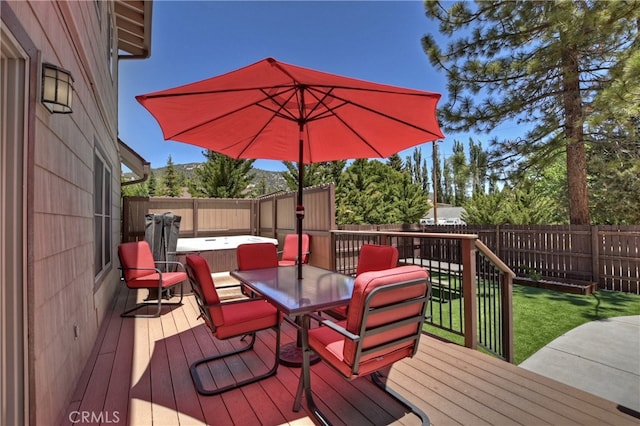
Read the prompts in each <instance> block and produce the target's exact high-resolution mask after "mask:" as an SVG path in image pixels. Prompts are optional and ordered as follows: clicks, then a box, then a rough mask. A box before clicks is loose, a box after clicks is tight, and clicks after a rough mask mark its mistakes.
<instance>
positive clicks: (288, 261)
mask: <svg viewBox="0 0 640 426" xmlns="http://www.w3.org/2000/svg"><path fill="white" fill-rule="evenodd" d="M302 253H303V256H302V263H308V262H309V235H308V234H302ZM297 258H298V234H287V236H286V237H285V238H284V248H283V250H282V257H281V259H280V261H279V262H278V264H279V265H280V266H291V265H295V264H296V259H297Z"/></svg>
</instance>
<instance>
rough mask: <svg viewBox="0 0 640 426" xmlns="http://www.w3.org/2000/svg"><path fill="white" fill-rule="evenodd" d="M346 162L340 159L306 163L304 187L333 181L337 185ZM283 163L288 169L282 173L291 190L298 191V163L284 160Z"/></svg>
mask: <svg viewBox="0 0 640 426" xmlns="http://www.w3.org/2000/svg"><path fill="white" fill-rule="evenodd" d="M346 163H347V162H346V161H344V160H340V161H325V162H319V163H311V164H306V165H305V168H304V181H303V188H308V187H310V186H316V185H322V184H325V183H331V182H333V183H335V184H336V185H337V184H338V181H339V180H340V175H341V174H342V170H343V169H344V166H345V164H346ZM282 164H284V166H285V167H286V168H287V171H286V172H284V173H283V174H282V176H283V177H284V180H285V182H286V184H287V186H288V187H289V189H290V190H292V191H297V190H298V164H297V163H294V162H291V161H283V162H282Z"/></svg>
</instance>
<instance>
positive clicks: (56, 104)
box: [41, 63, 73, 114]
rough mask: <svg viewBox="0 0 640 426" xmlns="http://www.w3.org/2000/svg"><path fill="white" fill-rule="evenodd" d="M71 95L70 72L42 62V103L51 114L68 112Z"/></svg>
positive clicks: (69, 110)
mask: <svg viewBox="0 0 640 426" xmlns="http://www.w3.org/2000/svg"><path fill="white" fill-rule="evenodd" d="M72 96H73V77H72V76H71V73H70V72H69V71H67V70H64V69H62V68H60V67H57V66H55V65H52V64H47V63H43V64H42V99H41V102H42V104H43V105H44V106H45V107H46V108H47V109H48V110H49V112H51V113H52V114H70V113H72V112H73V111H72V110H71V99H72Z"/></svg>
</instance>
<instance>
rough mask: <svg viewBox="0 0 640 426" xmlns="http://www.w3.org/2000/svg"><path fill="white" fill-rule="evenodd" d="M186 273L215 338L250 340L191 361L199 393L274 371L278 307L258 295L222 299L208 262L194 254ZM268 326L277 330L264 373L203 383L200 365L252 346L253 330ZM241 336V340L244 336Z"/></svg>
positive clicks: (217, 390)
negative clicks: (211, 385) (208, 385)
mask: <svg viewBox="0 0 640 426" xmlns="http://www.w3.org/2000/svg"><path fill="white" fill-rule="evenodd" d="M272 245H273V244H272ZM187 274H188V275H189V281H190V282H191V288H192V289H193V294H194V295H195V298H196V302H197V304H198V309H199V310H200V317H202V318H203V319H204V322H205V324H206V325H207V327H209V329H210V330H211V332H212V333H213V335H214V336H215V337H216V338H217V339H219V340H226V339H230V338H233V337H239V336H246V335H249V336H250V340H249V342H248V343H247V344H246V345H244V346H243V347H241V348H239V349H234V350H231V351H228V352H224V353H221V354H217V355H213V356H209V357H206V358H203V359H201V360H199V361H196V362H194V363H192V364H191V366H190V367H189V371H190V372H191V379H192V380H193V384H194V385H195V387H196V389H197V391H198V393H200V394H202V395H217V394H220V393H222V392H226V391H228V390H231V389H236V388H239V387H240V386H244V385H248V384H249V383H254V382H257V381H258V380H262V379H266V378H267V377H270V376H273V375H274V374H276V372H277V370H278V358H279V355H280V322H281V321H282V315H280V312H279V311H278V309H276V308H275V307H274V306H273V305H271V304H270V303H268V302H266V301H265V300H263V299H259V298H252V299H242V300H233V301H229V302H224V303H221V302H220V298H219V297H218V292H217V291H216V287H215V285H214V282H213V278H212V277H211V270H210V269H209V264H208V263H207V261H206V260H205V259H204V258H203V257H201V256H199V255H197V254H190V255H187ZM269 328H271V329H273V330H274V331H275V332H276V346H275V356H274V360H273V365H272V366H271V367H269V370H268V371H267V372H266V373H263V374H259V375H254V376H251V377H249V378H247V379H244V380H241V381H238V382H235V383H233V384H230V385H226V386H221V387H218V388H213V389H211V388H205V387H204V385H203V381H202V379H201V377H200V375H199V374H198V367H199V366H200V365H202V364H207V363H209V362H212V361H215V360H219V359H223V358H227V357H229V356H232V355H237V354H240V353H243V352H246V351H248V350H252V349H253V345H254V343H255V340H256V332H258V331H261V330H266V329H269ZM242 340H244V337H243V339H242Z"/></svg>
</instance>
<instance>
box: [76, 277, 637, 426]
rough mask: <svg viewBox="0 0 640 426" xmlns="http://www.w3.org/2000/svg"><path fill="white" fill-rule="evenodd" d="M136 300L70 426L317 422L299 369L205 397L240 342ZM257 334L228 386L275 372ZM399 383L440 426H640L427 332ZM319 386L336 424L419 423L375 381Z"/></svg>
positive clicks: (80, 396)
mask: <svg viewBox="0 0 640 426" xmlns="http://www.w3.org/2000/svg"><path fill="white" fill-rule="evenodd" d="M123 287H124V286H123ZM143 292H144V291H143ZM134 297H135V292H133V291H132V292H129V291H127V290H126V289H124V288H123V290H122V291H121V292H120V294H119V297H118V299H117V300H116V303H115V304H114V309H113V311H112V312H111V313H110V317H109V318H108V319H107V321H105V324H104V326H103V327H102V329H101V332H100V335H99V338H98V339H97V341H96V344H95V347H94V350H93V353H92V356H91V359H90V360H89V363H88V365H87V366H86V367H85V368H84V370H83V374H82V377H81V379H80V381H79V383H78V386H77V389H76V392H75V394H74V396H73V402H72V403H71V405H70V406H69V409H68V413H69V414H65V416H64V419H63V421H64V423H63V424H68V425H78V424H80V425H85V424H99V423H102V424H130V425H144V426H147V425H149V426H151V425H200V424H209V425H234V424H235V425H242V426H245V425H281V424H295V425H300V424H313V422H312V420H311V419H310V417H309V413H307V412H306V411H305V408H306V405H305V404H304V403H303V409H302V410H301V411H300V412H298V413H295V412H293V411H292V410H291V407H292V404H293V397H294V393H295V389H296V386H297V383H298V375H299V369H297V368H288V367H284V366H280V367H279V369H278V373H277V375H276V376H273V377H271V378H269V379H266V380H262V381H260V382H257V383H254V384H251V385H248V386H244V387H243V388H240V389H235V390H233V391H230V392H226V393H224V394H222V395H217V396H201V395H199V394H197V392H196V391H195V388H194V386H193V383H192V381H191V376H190V374H189V364H190V363H191V362H193V361H195V360H197V359H200V358H202V357H204V356H205V355H209V354H213V353H215V352H216V351H217V350H224V349H225V348H227V347H229V345H230V344H234V343H229V342H220V341H218V340H216V339H215V338H213V337H212V336H211V334H210V333H209V332H208V330H207V328H206V327H205V326H204V324H203V323H202V320H199V319H197V316H198V315H197V313H196V312H197V307H196V305H195V300H194V298H193V296H185V300H184V302H185V303H184V305H183V306H182V307H178V308H174V309H170V308H163V314H162V316H161V317H160V318H153V319H132V318H120V316H119V315H120V313H121V312H122V311H123V310H124V306H125V303H126V304H127V305H130V304H132V303H133V298H134ZM282 333H283V334H282V340H283V343H287V342H291V341H293V340H294V339H295V329H294V328H293V327H292V326H290V325H288V324H287V323H286V322H285V323H283V331H282ZM258 336H259V339H258V341H257V342H256V350H257V352H258V354H259V356H255V355H253V356H252V355H249V354H245V355H243V359H242V360H240V359H238V358H235V359H233V360H230V361H226V363H223V364H220V363H219V364H217V366H215V367H213V368H211V370H212V371H213V372H214V375H215V377H216V379H217V380H220V381H222V382H224V381H226V380H230V379H231V378H230V373H229V371H230V370H233V371H234V374H237V377H241V376H243V375H246V374H247V369H251V370H253V371H258V370H259V369H261V368H262V369H264V368H265V363H264V362H263V361H262V359H267V358H268V357H270V356H272V354H273V344H274V342H275V334H274V333H273V332H272V331H265V332H261V333H259V335H258ZM243 361H244V362H243ZM267 362H268V361H267ZM388 380H389V382H390V384H391V386H392V387H393V388H395V389H396V390H399V391H400V392H401V393H403V394H404V395H405V396H406V397H407V398H409V399H410V400H412V401H413V402H415V403H416V404H417V405H418V406H420V408H422V409H423V410H424V411H425V412H426V413H427V414H428V415H429V417H430V419H431V423H432V424H433V425H436V426H439V425H455V424H460V425H474V426H475V425H511V424H522V425H542V424H551V425H590V424H593V425H596V424H597V425H607V424H609V425H616V426H618V425H631V424H633V425H639V424H640V420H639V419H638V418H634V417H631V416H629V415H626V414H624V413H623V412H622V411H621V410H620V409H619V407H617V406H616V404H615V403H613V402H610V401H607V400H604V399H601V398H599V397H596V396H594V395H591V394H588V393H586V392H583V391H580V390H577V389H574V388H572V387H570V386H567V385H564V384H561V383H559V382H556V381H553V380H550V379H548V378H545V377H542V376H540V375H537V374H535V373H532V372H529V371H527V370H524V369H521V368H518V367H516V366H514V365H511V364H508V363H506V362H503V361H501V360H498V359H495V358H492V357H490V356H488V355H484V354H482V353H480V352H477V351H473V350H470V349H467V348H464V347H460V346H458V345H455V344H451V343H444V342H441V341H439V340H436V339H434V338H431V337H429V336H426V335H425V336H424V338H423V339H422V341H421V345H420V351H419V353H418V354H417V356H416V357H414V358H413V359H411V360H406V361H402V362H399V363H397V364H396V365H394V367H393V368H392V370H391V371H390V372H389V376H388ZM312 388H313V390H314V395H315V399H316V403H317V404H318V405H319V406H320V408H321V409H322V410H323V411H325V412H326V413H327V414H328V416H329V418H330V419H331V420H332V421H333V422H334V423H335V424H337V425H339V424H345V425H365V424H375V425H396V424H397V425H400V424H402V425H415V424H417V423H418V421H417V419H416V418H415V417H414V416H412V415H408V414H406V413H405V411H404V410H403V408H402V407H401V406H399V405H398V404H397V403H395V402H394V400H393V399H391V398H389V397H387V396H386V395H385V394H384V393H383V392H381V391H380V390H379V389H378V388H377V387H376V386H375V385H374V384H372V383H371V382H370V381H369V379H368V378H366V379H359V380H356V381H354V382H351V383H350V382H347V381H345V380H343V379H342V378H340V377H339V376H338V375H337V374H336V373H334V372H333V371H332V370H330V369H329V367H327V366H326V365H324V364H323V363H319V364H316V365H315V366H313V367H312ZM328 407H331V409H329V408H328ZM76 412H79V413H91V414H92V416H93V418H92V416H91V415H89V416H87V415H86V414H85V416H87V417H86V418H85V419H84V420H85V421H79V420H81V419H80V418H79V417H78V415H79V414H78V413H76ZM71 413H75V415H76V417H72V418H73V420H75V421H76V422H72V421H71V420H70V418H69V417H70V415H71ZM100 420H101V422H100Z"/></svg>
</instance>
